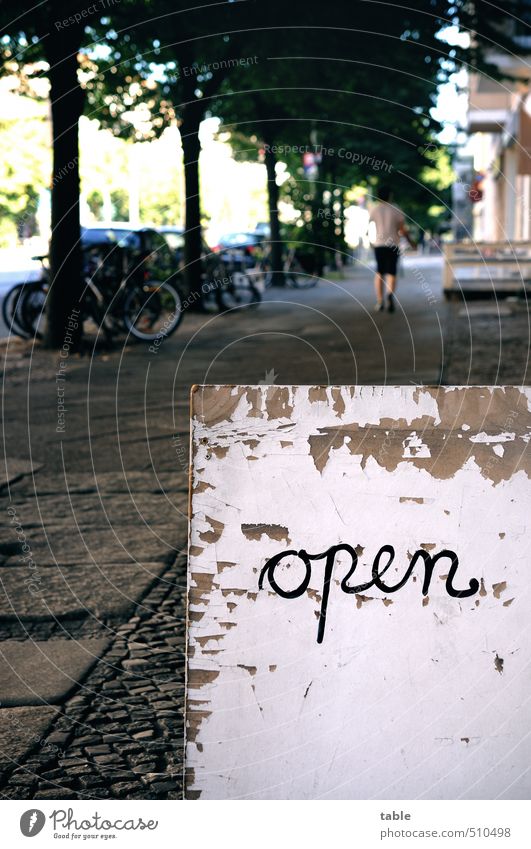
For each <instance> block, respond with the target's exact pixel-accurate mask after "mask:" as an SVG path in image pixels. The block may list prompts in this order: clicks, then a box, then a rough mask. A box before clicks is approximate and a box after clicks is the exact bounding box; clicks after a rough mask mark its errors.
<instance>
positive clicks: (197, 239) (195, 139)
mask: <svg viewBox="0 0 531 849" xmlns="http://www.w3.org/2000/svg"><path fill="white" fill-rule="evenodd" d="M202 117H203V110H202V106H201V104H200V103H193V102H192V103H188V104H187V105H186V106H185V108H184V112H183V120H182V123H181V126H180V133H181V143H182V147H183V160H184V188H185V234H184V275H185V282H186V287H187V290H188V296H189V304H190V309H194V308H195V309H201V307H202V303H203V299H202V290H201V285H202V258H201V255H202V247H201V198H200V194H199V154H200V152H201V142H200V141H199V125H200V124H201V120H202Z"/></svg>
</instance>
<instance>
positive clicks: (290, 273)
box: [254, 248, 319, 289]
mask: <svg viewBox="0 0 531 849" xmlns="http://www.w3.org/2000/svg"><path fill="white" fill-rule="evenodd" d="M281 270H282V273H283V275H284V281H285V284H286V286H289V287H291V288H293V289H312V288H313V287H314V286H317V283H318V282H319V278H318V277H317V276H316V275H315V274H313V273H312V269H311V266H310V263H303V259H302V257H301V256H300V255H299V254H298V253H297V250H296V248H289V249H288V250H287V251H286V252H285V255H284V260H283V263H282V269H281ZM254 272H255V275H256V277H261V278H262V280H263V285H264V286H265V288H267V289H269V288H270V287H271V286H272V285H273V268H272V264H271V250H270V249H268V250H266V251H265V252H264V255H263V257H262V259H261V260H260V262H259V263H258V264H257V266H256V268H255V270H254Z"/></svg>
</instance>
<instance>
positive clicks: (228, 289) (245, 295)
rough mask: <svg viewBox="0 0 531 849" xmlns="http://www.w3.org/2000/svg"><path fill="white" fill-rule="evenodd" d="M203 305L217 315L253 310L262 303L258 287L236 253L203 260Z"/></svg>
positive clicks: (222, 254) (208, 256) (239, 255)
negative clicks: (216, 310) (248, 308)
mask: <svg viewBox="0 0 531 849" xmlns="http://www.w3.org/2000/svg"><path fill="white" fill-rule="evenodd" d="M203 264H204V273H203V277H204V282H203V303H204V306H205V307H206V309H210V308H217V309H218V310H219V311H220V312H224V311H228V310H233V309H236V308H238V307H256V306H258V305H259V304H260V302H261V300H262V291H261V285H260V283H259V282H258V281H257V280H256V279H255V278H254V277H253V276H252V275H251V274H250V273H249V272H248V271H247V268H246V263H245V258H244V257H243V255H242V251H240V250H239V249H235V250H226V251H220V252H219V253H211V254H208V255H207V256H205V257H204V258H203Z"/></svg>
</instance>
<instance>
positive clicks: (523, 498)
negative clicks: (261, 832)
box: [186, 386, 531, 799]
mask: <svg viewBox="0 0 531 849" xmlns="http://www.w3.org/2000/svg"><path fill="white" fill-rule="evenodd" d="M530 409H531V390H529V389H520V388H515V387H506V388H496V389H489V388H482V387H479V388H478V387H476V388H470V389H463V388H459V387H451V388H449V389H429V388H428V389H417V388H414V387H385V388H384V387H302V386H301V387H276V386H271V387H264V386H260V387H199V388H197V389H196V391H195V392H194V393H193V422H192V427H193V431H192V454H193V470H192V487H193V489H192V504H191V509H192V521H191V531H190V561H189V610H188V615H189V619H188V623H189V634H188V681H187V715H186V726H187V730H186V734H187V741H186V787H187V795H188V796H189V797H197V796H201V798H240V797H247V798H290V799H293V798H306V799H309V798H322V797H323V798H371V797H375V798H390V799H397V798H406V799H407V798H417V797H424V798H450V799H451V798H459V797H463V798H495V797H498V796H501V797H502V798H529V794H530V792H531V774H530V773H529V770H528V766H529V762H530V757H531V735H529V733H528V729H529V718H530V717H529V713H530V711H529V701H528V685H527V681H528V677H529V671H528V662H529V651H530V648H531V645H530V644H531V632H530V625H529V622H530V617H529V597H530V596H529V563H528V553H527V539H528V536H529V533H528V523H529V515H530V506H531V485H530V475H531V468H530V466H531V463H530V459H529V448H528V439H529V431H530V426H531V416H530V412H529V411H530ZM463 431H466V432H467V434H466V437H465V438H464V439H463V438H461V439H458V437H462V432H463ZM509 436H510V437H511V438H509ZM497 447H498V448H503V451H502V453H500V452H499V451H498V452H495V450H493V449H496V448H497ZM406 450H408V451H409V453H408V454H407V456H404V453H405V451H406ZM341 542H343V543H349V544H350V545H351V546H352V547H354V548H355V547H359V548H358V549H357V551H358V553H359V563H358V567H357V569H356V572H355V579H353V580H354V583H361V582H362V581H369V580H370V578H371V566H372V562H373V559H374V557H375V555H376V553H377V552H378V550H379V549H380V548H381V547H382V546H383V545H384V544H392V545H393V546H394V548H395V550H396V559H395V561H394V563H393V565H392V567H391V568H390V570H389V573H388V574H389V575H392V581H391V578H389V583H392V582H398V581H399V579H400V578H401V577H402V575H403V574H404V573H405V572H406V570H407V567H408V564H409V561H410V558H411V556H412V554H413V553H414V552H415V551H416V550H417V549H419V548H421V549H422V550H423V551H426V552H429V553H430V554H431V555H434V554H435V553H436V552H438V551H440V550H442V549H451V550H452V551H455V552H456V554H457V555H458V557H459V568H458V571H457V575H456V577H455V581H454V583H455V585H457V586H458V587H459V588H464V587H468V585H469V581H470V580H471V579H474V578H477V579H478V581H479V582H480V586H479V590H478V592H477V593H475V594H474V595H472V596H470V597H467V598H454V597H451V596H450V595H449V594H448V592H447V573H448V561H447V560H444V559H443V560H440V561H439V562H437V564H436V565H435V569H434V573H433V577H432V581H431V584H430V587H429V591H428V594H427V596H423V594H422V583H423V574H424V570H423V569H422V568H421V567H422V563H418V564H417V566H416V567H415V572H414V575H413V577H411V578H410V580H408V581H407V583H406V584H405V585H404V586H403V587H402V588H401V589H400V590H398V591H396V592H394V593H392V594H390V593H388V594H386V593H384V592H382V591H380V590H379V589H376V588H375V587H374V586H373V587H371V588H370V589H367V590H366V591H365V592H360V593H357V594H355V595H353V594H350V595H349V594H346V593H345V592H344V591H343V590H342V589H341V586H340V583H341V580H342V579H343V578H344V577H345V575H346V571H347V567H348V565H349V562H350V561H349V560H348V558H347V557H346V555H345V554H344V553H343V552H342V553H340V554H338V555H337V557H336V560H335V565H334V571H333V578H332V581H331V584H330V597H329V601H328V610H327V619H326V632H325V635H324V639H323V642H322V643H320V644H318V643H317V641H316V633H317V625H318V617H319V611H320V608H321V605H322V596H323V575H324V571H323V570H324V561H323V560H316V561H314V562H313V563H312V567H311V579H310V582H309V585H308V588H307V590H306V592H304V593H303V594H302V595H300V596H299V597H297V598H282V597H280V596H279V595H278V594H277V593H275V592H273V590H272V588H271V586H270V584H269V583H268V581H267V580H265V581H264V585H263V589H259V587H258V582H259V575H260V571H261V570H262V569H263V567H264V565H265V564H266V562H267V561H268V559H269V558H271V557H273V556H274V555H276V554H278V553H280V552H283V551H287V550H288V549H293V550H295V551H299V550H300V549H305V550H306V551H307V552H308V553H309V554H316V553H322V552H324V551H325V550H327V549H328V548H329V547H330V546H332V545H337V544H339V543H341ZM362 549H363V550H362ZM289 563H290V568H288V562H287V561H284V565H281V566H280V567H279V568H278V571H277V573H276V578H277V580H278V583H280V584H281V585H282V586H283V587H284V588H285V589H289V588H294V587H296V586H297V585H298V584H300V583H301V581H302V579H303V577H304V567H303V565H302V561H301V560H300V559H298V558H297V557H294V558H292V559H291V560H290V561H289ZM350 585H352V581H350Z"/></svg>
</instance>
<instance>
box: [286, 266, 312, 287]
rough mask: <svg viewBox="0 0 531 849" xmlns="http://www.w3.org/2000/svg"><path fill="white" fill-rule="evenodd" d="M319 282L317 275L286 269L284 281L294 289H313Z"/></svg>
mask: <svg viewBox="0 0 531 849" xmlns="http://www.w3.org/2000/svg"><path fill="white" fill-rule="evenodd" d="M318 282H319V278H318V277H314V275H313V274H307V273H306V272H305V271H302V270H300V271H299V270H297V271H286V283H287V284H288V286H293V288H294V289H313V287H314V286H317V283H318Z"/></svg>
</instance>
